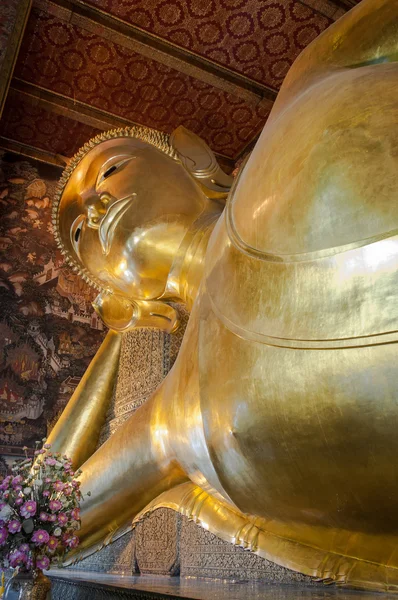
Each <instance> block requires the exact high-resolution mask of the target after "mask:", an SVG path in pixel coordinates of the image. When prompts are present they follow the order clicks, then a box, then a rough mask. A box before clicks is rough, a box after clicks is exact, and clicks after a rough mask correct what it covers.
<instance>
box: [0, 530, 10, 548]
mask: <svg viewBox="0 0 398 600" xmlns="http://www.w3.org/2000/svg"><path fill="white" fill-rule="evenodd" d="M7 538H8V531H7V529H6V528H5V527H2V528H1V529H0V546H4V544H5V543H6V541H7Z"/></svg>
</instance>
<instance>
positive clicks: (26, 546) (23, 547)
mask: <svg viewBox="0 0 398 600" xmlns="http://www.w3.org/2000/svg"><path fill="white" fill-rule="evenodd" d="M19 551H20V552H24V553H25V554H27V553H28V552H30V548H29V544H21V545H20V546H19Z"/></svg>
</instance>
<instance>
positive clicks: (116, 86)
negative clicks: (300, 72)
mask: <svg viewBox="0 0 398 600" xmlns="http://www.w3.org/2000/svg"><path fill="white" fill-rule="evenodd" d="M353 1H354V0H86V1H84V0H33V9H32V13H31V16H30V19H29V22H28V26H27V29H26V32H25V36H24V39H23V42H22V46H21V50H20V54H19V57H18V62H17V66H16V69H15V72H14V78H15V79H14V82H15V85H14V91H13V94H14V95H13V98H10V99H9V101H8V106H7V108H6V111H5V114H4V117H3V119H2V121H1V124H0V135H2V136H5V137H11V138H13V139H15V140H17V141H19V142H24V143H25V144H30V145H32V146H36V147H39V148H41V149H44V150H50V149H51V151H52V152H55V153H59V154H63V155H71V154H72V153H73V152H74V150H75V149H76V147H77V146H78V145H80V143H82V142H84V141H85V140H86V139H88V138H89V137H90V136H91V135H93V134H94V133H96V131H97V129H94V128H93V127H90V126H88V125H84V124H82V123H90V124H92V125H94V126H96V127H103V128H107V127H110V126H112V124H113V123H116V125H113V126H118V125H120V120H121V121H122V122H124V123H128V122H135V123H140V124H143V125H147V126H149V127H154V128H156V129H159V130H162V131H166V132H171V131H172V130H173V129H174V128H175V127H177V126H178V125H180V124H183V125H184V126H185V127H187V128H189V129H191V130H193V131H194V132H195V133H197V134H198V135H200V136H201V137H203V138H204V139H205V140H206V141H207V142H208V144H209V145H210V146H211V147H212V148H213V150H214V151H216V152H217V153H219V154H220V155H222V156H224V157H229V158H230V159H233V160H236V159H238V158H239V156H241V155H242V153H243V152H244V151H245V148H246V147H248V146H250V144H251V143H253V141H254V140H255V139H256V137H257V135H258V133H259V132H260V131H261V129H262V127H263V126H264V124H265V121H266V119H267V117H268V114H269V111H270V109H271V108H272V101H271V100H268V99H265V98H264V99H263V100H261V97H262V95H263V93H266V94H267V95H268V96H269V97H271V98H272V94H273V92H272V89H273V90H278V89H279V87H280V85H281V83H282V81H283V78H284V76H285V75H286V72H287V70H288V68H289V66H290V65H291V64H292V62H293V61H294V59H295V58H296V56H297V55H298V54H299V53H300V52H301V50H302V49H303V48H305V46H306V45H307V44H308V43H309V42H311V41H312V40H313V39H314V38H315V37H316V36H317V35H319V34H320V33H321V32H322V31H324V30H325V29H326V28H327V27H328V26H329V25H330V24H331V23H332V20H333V19H334V18H336V16H338V15H339V14H342V12H343V9H342V8H341V6H343V5H344V3H347V2H353ZM355 1H356V0H355ZM339 6H340V8H339ZM76 11H77V12H76ZM79 11H80V12H79ZM112 18H113V19H112ZM115 18H116V20H115ZM104 19H105V21H104ZM109 19H110V21H109ZM121 22H123V23H121ZM104 23H105V24H104ZM126 27H127V30H126ZM137 28H138V30H137ZM137 31H139V35H143V36H144V38H143V39H144V42H142V40H141V38H139V37H138V38H137V39H138V40H139V43H138V46H137V44H135V45H134V44H133V46H132V45H131V43H129V42H128V43H126V40H129V39H131V40H134V39H135V38H134V35H137V33H134V32H137ZM130 35H131V38H130V37H129V36H130ZM145 36H146V37H145ZM140 40H141V41H140ZM145 40H146V41H145ZM151 40H152V41H151ZM154 40H155V41H154ZM156 40H160V42H162V43H163V44H164V41H166V42H167V43H168V44H169V45H168V46H167V44H166V46H164V45H163V46H162V48H163V50H161V51H162V52H168V50H167V48H171V47H170V43H171V44H172V45H174V47H178V52H180V54H179V55H178V60H177V62H176V61H175V60H174V58H173V60H171V61H169V60H163V59H162V58H161V57H160V55H159V52H158V50H157V49H156V48H157V46H156V43H155V42H156ZM142 43H143V44H144V45H145V44H147V45H146V46H145V48H146V50H145V51H144V50H143V49H142V48H143V47H142ZM140 44H141V46H140ZM151 44H152V45H151ZM132 47H133V48H134V50H133V49H132ZM165 48H166V50H165ZM157 52H158V53H157ZM181 53H182V54H181ZM192 55H194V56H195V59H196V58H197V61H199V63H198V62H195V63H192V64H195V65H196V66H195V67H194V68H191V63H190V60H189V57H191V56H192ZM167 56H168V55H167ZM172 56H173V49H172V48H171V49H170V57H172ZM181 56H182V58H181ZM184 57H185V58H184ZM203 59H206V60H207V61H211V62H212V64H213V67H214V69H215V70H216V71H215V72H216V79H211V78H209V77H207V75H206V76H203V77H201V76H200V74H199V71H198V70H197V64H199V70H200V69H204V71H203V72H205V71H206V68H207V67H206V64H209V63H206V60H205V62H203ZM159 61H161V62H159ZM173 61H174V62H173ZM184 61H186V62H185V63H184ZM200 61H202V62H200ZM166 65H167V66H166ZM170 65H172V66H170ZM184 65H185V66H184ZM213 67H212V68H213ZM195 69H196V70H195ZM217 69H218V71H217ZM225 69H227V70H229V74H230V75H228V73H227V72H226V71H225ZM235 73H236V74H235ZM231 74H232V75H231ZM241 75H244V76H245V77H246V79H245V80H244V81H245V82H246V83H240V82H242V77H241ZM228 77H230V79H228ZM231 77H232V79H231ZM217 78H218V79H217ZM233 78H235V79H233ZM232 80H233V81H234V83H233V85H232V86H231V85H229V83H228V82H230V81H232ZM205 82H207V83H205ZM209 82H210V83H209ZM247 82H248V83H247ZM251 82H252V83H251ZM211 84H213V85H211ZM241 85H243V87H242V88H239V86H241ZM234 86H235V87H234ZM245 86H246V87H245ZM247 86H248V87H247ZM250 86H251V87H250ZM264 86H266V87H265V88H264ZM266 88H271V91H270V92H268V91H266V92H264V90H266ZM239 89H241V90H251V91H249V93H246V91H244V93H243V92H242V93H240V92H239ZM16 90H19V91H16ZM43 90H44V91H45V92H43ZM226 90H229V92H228V91H226ZM231 90H232V91H231ZM43 93H46V94H47V96H48V94H50V95H51V94H52V96H51V98H48V97H47V98H43V97H42V95H43ZM244 98H246V100H245V99H244ZM27 99H28V101H27ZM35 102H37V103H39V105H40V108H39V106H35V107H34V106H32V103H33V104H34V103H35ZM75 106H76V108H75ZM49 111H55V113H62V114H63V115H67V116H60V115H59V114H57V115H56V114H54V112H49ZM79 111H80V112H79ZM87 111H88V112H87ZM90 111H91V112H90ZM88 113H90V114H88ZM67 117H69V118H67ZM43 124H46V125H43ZM230 162H231V161H230Z"/></svg>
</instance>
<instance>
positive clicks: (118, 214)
mask: <svg viewBox="0 0 398 600" xmlns="http://www.w3.org/2000/svg"><path fill="white" fill-rule="evenodd" d="M134 196H135V194H133V195H131V196H127V198H122V199H121V200H117V201H116V202H114V203H113V204H112V206H110V207H109V208H108V210H107V211H106V214H105V216H104V217H103V219H102V221H101V224H100V226H99V230H98V236H99V239H100V243H101V248H102V252H103V254H105V256H106V255H107V254H109V251H110V249H111V245H112V241H113V237H114V234H115V229H116V227H117V224H118V223H119V221H120V219H121V218H122V217H123V215H124V213H125V212H126V211H127V209H128V207H129V205H130V202H131V200H132V199H133V197H134Z"/></svg>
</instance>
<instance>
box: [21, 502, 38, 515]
mask: <svg viewBox="0 0 398 600" xmlns="http://www.w3.org/2000/svg"><path fill="white" fill-rule="evenodd" d="M36 508H37V506H36V502H35V501H34V500H28V501H27V502H25V504H23V505H22V506H21V515H22V516H23V517H25V518H26V519H28V518H29V517H33V516H34V515H35V514H36Z"/></svg>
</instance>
